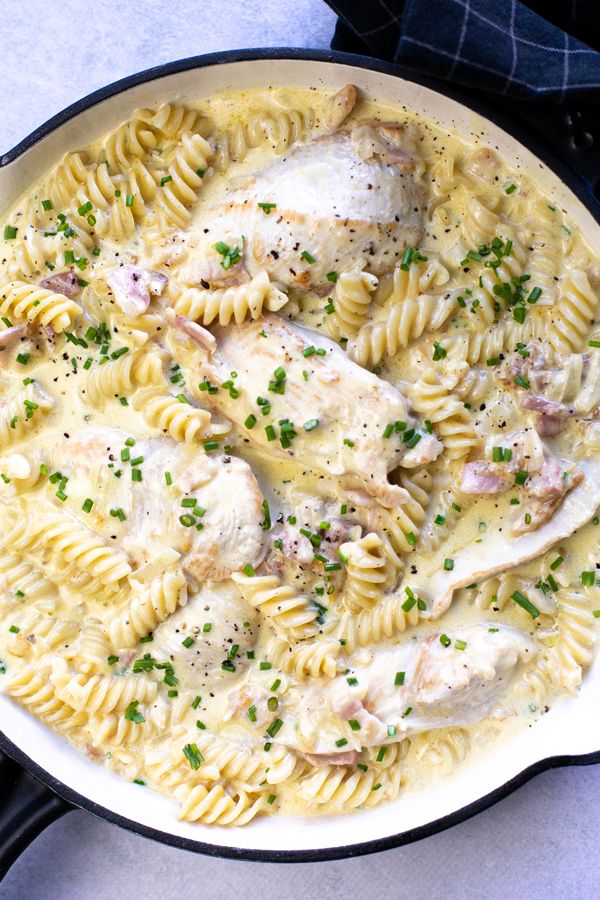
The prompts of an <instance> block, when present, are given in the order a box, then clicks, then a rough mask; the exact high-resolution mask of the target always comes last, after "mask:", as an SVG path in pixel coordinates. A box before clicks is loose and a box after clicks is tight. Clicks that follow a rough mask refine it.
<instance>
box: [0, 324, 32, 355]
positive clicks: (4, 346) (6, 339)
mask: <svg viewBox="0 0 600 900" xmlns="http://www.w3.org/2000/svg"><path fill="white" fill-rule="evenodd" d="M28 328H29V326H28V325H13V327H12V328H7V329H6V331H0V352H1V351H2V350H12V348H13V347H14V346H15V344H17V343H18V342H19V341H20V340H22V338H24V337H25V335H26V334H27V330H28Z"/></svg>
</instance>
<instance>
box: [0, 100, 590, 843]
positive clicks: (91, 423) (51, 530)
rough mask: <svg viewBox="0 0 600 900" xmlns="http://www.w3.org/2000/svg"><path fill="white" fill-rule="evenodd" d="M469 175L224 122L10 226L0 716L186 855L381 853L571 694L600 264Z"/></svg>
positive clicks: (90, 153) (92, 155)
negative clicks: (310, 825) (168, 823)
mask: <svg viewBox="0 0 600 900" xmlns="http://www.w3.org/2000/svg"><path fill="white" fill-rule="evenodd" d="M480 141H481V139H480V138H475V137H473V139H472V140H471V139H470V138H469V137H467V136H466V135H450V134H447V133H446V132H444V131H443V129H442V128H441V126H440V125H438V124H436V123H433V122H426V123H425V122H424V121H423V120H422V118H421V117H420V116H419V115H418V114H417V113H416V112H413V111H411V110H403V111H399V110H397V109H391V108H386V107H384V106H382V105H381V104H379V103H376V102H374V101H372V100H370V99H368V98H367V97H364V96H362V97H359V96H357V92H356V89H355V88H354V87H353V86H352V85H346V86H345V87H343V88H342V89H341V90H340V91H338V92H337V93H333V92H327V91H325V90H322V89H318V90H314V91H305V90H301V89H296V88H294V89H291V88H290V89H282V88H269V89H268V90H254V89H251V90H248V91H247V92H245V93H244V94H243V95H239V94H236V93H235V92H231V93H229V94H227V95H220V96H216V97H212V98H210V99H206V100H203V101H194V100H190V101H186V103H185V104H183V103H180V102H173V103H166V104H164V105H162V106H160V107H156V108H151V107H148V108H143V109H138V110H132V111H131V112H130V115H129V118H128V119H126V120H125V121H124V122H122V123H121V124H119V125H118V127H117V128H115V129H114V130H113V131H112V132H111V133H110V134H107V135H104V136H102V137H101V138H100V139H99V140H97V141H95V142H94V143H92V144H90V145H89V146H80V147H73V148H71V150H70V152H69V153H67V154H66V155H65V156H64V157H63V158H62V159H61V160H57V165H56V166H55V168H54V169H53V170H52V171H50V172H46V173H44V172H40V173H39V180H38V183H37V184H35V185H33V186H32V187H31V189H30V190H29V191H27V192H26V193H25V195H24V196H23V197H22V198H20V199H19V201H18V202H17V203H16V204H15V205H14V206H13V207H12V208H11V209H9V210H6V211H5V212H4V213H3V216H4V221H3V223H2V225H0V235H2V236H3V237H2V255H1V259H0V268H1V270H2V272H1V281H0V285H1V287H0V329H1V330H0V692H2V693H3V694H5V695H6V697H2V698H0V700H2V702H6V703H7V704H9V703H15V704H18V705H19V706H20V707H21V708H22V709H21V710H20V711H19V712H18V716H26V715H32V716H35V717H37V718H38V719H40V720H41V722H42V723H43V724H44V725H45V726H47V727H48V728H51V729H54V730H55V731H56V732H58V733H59V735H60V736H61V737H60V739H61V740H67V741H70V742H71V744H72V745H73V747H74V748H75V751H78V752H80V753H82V754H83V755H85V756H87V757H88V758H90V759H94V760H97V761H98V762H99V763H101V764H102V765H103V766H104V767H105V768H107V769H108V770H109V771H111V772H114V773H115V774H117V775H119V776H121V777H122V778H124V779H126V780H129V781H132V780H134V781H136V782H137V783H138V784H139V785H140V787H141V786H146V787H147V788H148V789H149V790H153V791H158V792H159V793H162V794H163V795H164V796H165V797H167V798H168V799H169V800H170V801H171V804H170V805H168V804H164V806H163V808H164V809H165V810H166V813H165V814H166V815H171V816H173V817H175V816H177V815H178V816H179V818H180V819H181V820H182V821H183V822H185V823H186V824H185V825H182V826H180V828H184V829H185V830H186V831H189V830H191V829H193V828H194V827H195V825H196V823H198V824H201V825H203V826H205V827H206V828H218V827H228V826H234V827H237V826H242V825H244V826H248V827H250V828H252V827H255V826H253V824H252V822H253V820H254V819H255V818H257V817H259V816H267V815H269V816H279V815H294V816H298V817H308V816H316V815H322V814H327V813H333V814H346V813H350V812H351V811H353V810H357V809H360V810H363V813H362V814H363V815H364V816H365V821H366V820H367V818H368V817H369V815H370V813H369V810H370V809H372V808H374V807H376V806H378V805H379V804H381V803H384V802H393V803H395V804H397V806H396V807H395V810H394V811H393V814H396V810H397V811H398V814H399V815H400V816H402V808H403V803H404V797H405V795H407V794H408V793H409V792H411V793H412V792H415V791H418V790H423V791H432V797H435V796H436V794H435V792H436V791H437V790H438V789H439V783H440V782H441V780H443V779H445V778H447V777H449V776H451V775H452V773H456V776H457V777H458V778H461V779H462V778H467V777H469V772H470V768H469V767H470V766H471V765H472V763H473V761H474V760H476V759H477V758H482V757H484V756H486V755H487V756H489V757H490V758H491V756H492V755H493V754H494V753H495V752H496V749H497V748H498V747H500V745H501V743H502V742H503V741H507V740H509V739H511V738H512V735H514V734H516V733H517V732H518V731H519V730H523V729H525V728H531V729H536V728H537V723H538V720H539V719H540V717H541V716H542V715H543V714H546V713H549V714H553V710H554V708H555V706H556V707H558V706H559V705H560V704H561V703H562V702H563V699H564V697H565V696H566V695H576V694H577V693H578V691H579V690H580V688H581V686H582V685H584V684H585V680H586V678H587V677H588V675H587V673H588V670H589V669H590V668H591V667H592V666H593V665H594V663H595V655H596V643H597V634H596V631H597V627H598V625H597V621H598V619H597V616H598V608H600V594H599V593H598V588H599V582H600V579H599V578H598V577H597V567H598V565H599V564H600V563H599V562H598V553H597V542H598V539H597V533H598V532H597V527H598V517H597V515H596V513H597V511H598V510H600V459H599V457H598V452H599V448H600V424H599V423H598V421H597V419H598V413H599V410H600V349H599V348H600V327H599V325H598V323H597V321H596V319H597V306H598V277H599V276H598V272H599V263H598V258H597V256H596V255H595V254H594V252H593V251H592V249H591V248H590V247H589V246H588V245H587V243H586V241H585V236H582V234H581V233H580V231H579V230H578V229H577V227H576V226H575V225H574V224H573V223H572V222H571V221H570V219H569V216H568V213H567V212H566V211H565V210H562V209H560V210H559V208H558V207H557V206H556V204H555V203H554V202H553V198H551V197H546V196H545V195H544V194H543V192H542V190H541V188H540V185H538V183H537V181H536V180H535V178H537V177H538V176H539V177H541V175H540V174H539V173H538V172H537V170H536V171H535V172H533V176H535V177H534V178H532V177H530V175H529V174H528V173H527V171H526V170H525V168H524V167H523V168H520V169H519V170H518V171H517V170H513V169H512V168H511V167H510V166H508V165H507V164H506V162H505V161H504V160H503V159H502V158H501V157H500V156H499V154H498V153H497V152H495V151H494V150H492V149H491V148H489V147H486V146H485V145H483V144H481V142H480ZM136 790H137V788H136ZM432 802H433V801H432ZM367 826H368V822H367Z"/></svg>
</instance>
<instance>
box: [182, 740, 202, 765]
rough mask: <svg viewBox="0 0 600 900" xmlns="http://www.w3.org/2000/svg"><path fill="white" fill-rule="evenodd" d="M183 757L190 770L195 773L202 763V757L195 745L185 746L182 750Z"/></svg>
mask: <svg viewBox="0 0 600 900" xmlns="http://www.w3.org/2000/svg"><path fill="white" fill-rule="evenodd" d="M182 752H183V755H184V756H185V758H186V759H187V761H188V762H189V764H190V769H193V770H194V771H196V769H199V768H200V766H201V765H202V763H203V762H204V757H203V756H202V754H201V753H200V750H199V749H198V745H197V744H186V745H185V747H184V748H183V751H182Z"/></svg>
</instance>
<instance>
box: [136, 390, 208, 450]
mask: <svg viewBox="0 0 600 900" xmlns="http://www.w3.org/2000/svg"><path fill="white" fill-rule="evenodd" d="M134 406H135V408H136V409H139V410H140V412H141V413H142V415H143V416H144V419H145V420H146V421H147V422H148V424H149V425H151V426H152V427H153V428H156V429H157V430H158V431H162V432H164V433H165V434H168V435H169V436H170V437H172V438H173V440H174V441H187V442H188V443H190V442H192V441H197V440H200V438H203V437H206V436H207V435H209V434H210V433H211V417H210V413H209V412H207V411H206V410H205V409H197V408H195V407H193V406H192V405H191V404H190V402H189V401H188V400H186V399H183V400H181V399H178V398H177V397H173V396H172V395H171V394H167V393H165V392H163V391H162V390H161V389H160V388H154V387H148V388H143V389H142V390H140V391H138V392H137V395H136V397H135V400H134Z"/></svg>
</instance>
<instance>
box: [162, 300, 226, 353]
mask: <svg viewBox="0 0 600 900" xmlns="http://www.w3.org/2000/svg"><path fill="white" fill-rule="evenodd" d="M165 319H166V320H167V322H168V323H169V325H171V326H173V328H177V330H178V331H182V332H183V333H184V334H187V336H188V337H190V338H191V339H192V340H193V341H194V342H195V343H196V344H198V346H199V347H202V349H203V350H207V351H208V352H209V353H210V354H211V355H212V354H213V353H214V352H215V349H216V346H217V342H216V340H215V338H214V337H213V335H212V334H211V333H210V331H207V329H206V328H203V327H202V325H198V323H197V322H192V320H191V319H188V317H187V316H177V315H176V314H175V313H174V312H173V310H172V309H167V310H165Z"/></svg>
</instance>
